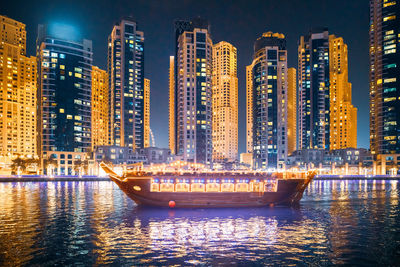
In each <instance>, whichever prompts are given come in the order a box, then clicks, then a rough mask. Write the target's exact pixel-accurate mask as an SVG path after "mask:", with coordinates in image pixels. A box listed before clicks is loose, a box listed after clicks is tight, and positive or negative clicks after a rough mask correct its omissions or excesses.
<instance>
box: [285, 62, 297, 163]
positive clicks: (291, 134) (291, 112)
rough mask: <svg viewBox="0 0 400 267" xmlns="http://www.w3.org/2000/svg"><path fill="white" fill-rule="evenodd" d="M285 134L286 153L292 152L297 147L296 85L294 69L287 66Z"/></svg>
mask: <svg viewBox="0 0 400 267" xmlns="http://www.w3.org/2000/svg"><path fill="white" fill-rule="evenodd" d="M287 77H288V79H287V84H288V90H287V101H288V102H287V128H288V130H287V135H288V154H289V155H290V154H292V152H293V151H295V150H296V149H297V131H296V129H297V86H296V69H295V68H289V69H288V71H287Z"/></svg>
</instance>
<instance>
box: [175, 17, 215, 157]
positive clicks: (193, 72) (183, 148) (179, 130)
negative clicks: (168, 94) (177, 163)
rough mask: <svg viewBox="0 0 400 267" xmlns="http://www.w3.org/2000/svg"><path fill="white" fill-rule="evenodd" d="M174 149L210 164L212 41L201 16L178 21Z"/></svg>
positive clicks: (184, 155)
mask: <svg viewBox="0 0 400 267" xmlns="http://www.w3.org/2000/svg"><path fill="white" fill-rule="evenodd" d="M175 31H176V56H175V110H174V114H175V147H176V149H175V152H176V154H177V155H179V156H181V157H182V159H183V160H185V161H190V162H196V163H204V164H211V161H212V133H211V127H212V126H211V123H212V121H211V115H212V111H211V109H212V106H211V71H212V69H211V68H212V46H213V44H212V41H211V37H210V32H209V27H208V23H207V22H206V21H204V20H202V19H199V18H197V19H193V20H192V21H191V22H187V21H177V22H175Z"/></svg>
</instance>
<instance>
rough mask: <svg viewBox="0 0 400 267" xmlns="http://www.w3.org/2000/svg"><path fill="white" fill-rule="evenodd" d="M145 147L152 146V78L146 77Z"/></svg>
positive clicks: (144, 88)
mask: <svg viewBox="0 0 400 267" xmlns="http://www.w3.org/2000/svg"><path fill="white" fill-rule="evenodd" d="M143 90H144V93H143V94H144V116H143V117H144V119H143V124H144V125H143V130H144V147H149V146H150V80H149V79H146V78H145V79H144V87H143Z"/></svg>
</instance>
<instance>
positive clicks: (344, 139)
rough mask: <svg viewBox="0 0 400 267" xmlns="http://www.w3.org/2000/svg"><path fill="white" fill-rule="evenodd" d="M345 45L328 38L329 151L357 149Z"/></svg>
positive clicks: (337, 40) (336, 38)
mask: <svg viewBox="0 0 400 267" xmlns="http://www.w3.org/2000/svg"><path fill="white" fill-rule="evenodd" d="M347 61H348V60H347V45H346V44H345V43H344V42H343V38H341V37H336V36H335V35H330V36H329V79H330V81H329V85H330V90H329V91H330V96H329V98H330V105H329V106H330V130H329V133H330V149H331V150H336V149H343V148H356V147H357V109H356V108H355V107H353V105H352V104H351V83H349V81H348V63H347Z"/></svg>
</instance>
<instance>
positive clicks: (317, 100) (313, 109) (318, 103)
mask: <svg viewBox="0 0 400 267" xmlns="http://www.w3.org/2000/svg"><path fill="white" fill-rule="evenodd" d="M297 79H298V103H299V106H298V112H299V113H298V116H297V118H298V127H297V128H298V146H299V149H329V147H330V142H329V33H328V30H327V29H315V30H312V31H311V32H310V33H309V34H308V35H307V36H301V37H300V42H299V47H298V71H297Z"/></svg>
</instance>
